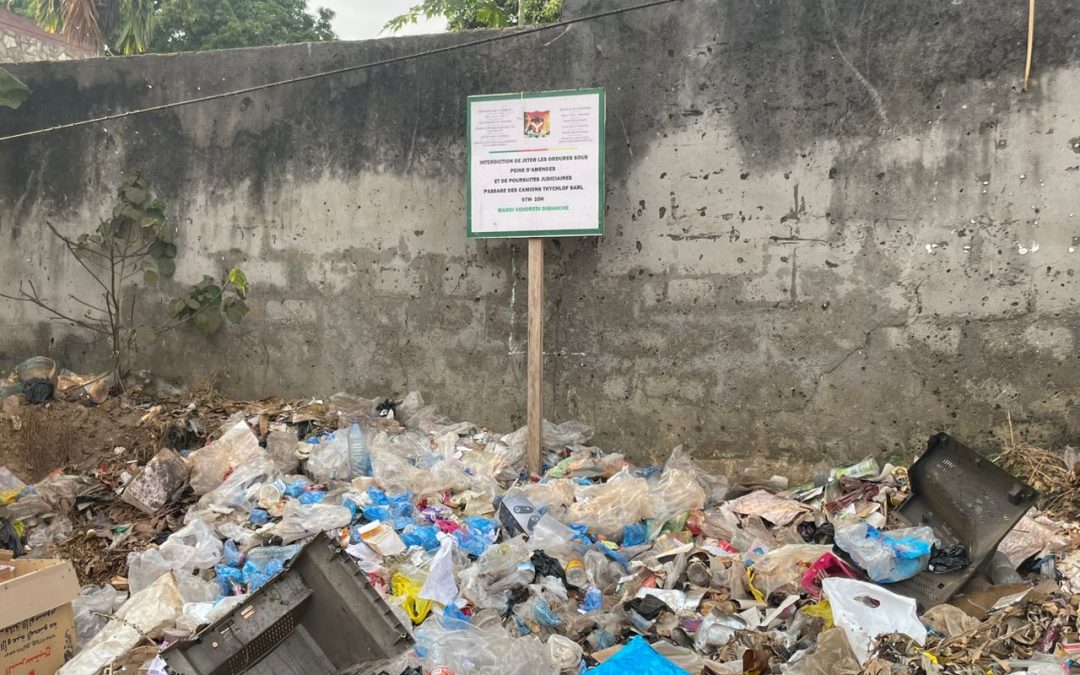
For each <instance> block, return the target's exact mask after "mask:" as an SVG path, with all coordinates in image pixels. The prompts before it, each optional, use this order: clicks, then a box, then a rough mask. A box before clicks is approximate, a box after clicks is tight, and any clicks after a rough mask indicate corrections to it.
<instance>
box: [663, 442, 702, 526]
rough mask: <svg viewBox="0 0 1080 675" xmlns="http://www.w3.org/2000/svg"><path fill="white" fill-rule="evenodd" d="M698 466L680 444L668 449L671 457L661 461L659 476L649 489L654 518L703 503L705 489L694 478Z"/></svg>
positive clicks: (679, 512)
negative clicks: (662, 468) (662, 462)
mask: <svg viewBox="0 0 1080 675" xmlns="http://www.w3.org/2000/svg"><path fill="white" fill-rule="evenodd" d="M697 475H698V469H697V467H695V466H694V463H693V462H692V461H691V460H690V456H689V455H687V454H686V452H684V451H683V447H682V446H681V445H679V446H676V447H675V449H674V450H672V451H671V457H669V458H668V461H667V463H665V464H664V471H663V473H661V474H660V480H659V481H658V482H657V483H656V486H655V487H654V488H653V489H652V496H653V499H655V500H656V503H657V504H658V506H657V507H656V518H657V519H658V520H668V519H669V518H672V517H674V516H678V515H680V514H683V513H686V512H687V511H690V510H692V509H700V508H702V507H704V506H705V490H704V489H702V487H701V485H699V484H698V481H697Z"/></svg>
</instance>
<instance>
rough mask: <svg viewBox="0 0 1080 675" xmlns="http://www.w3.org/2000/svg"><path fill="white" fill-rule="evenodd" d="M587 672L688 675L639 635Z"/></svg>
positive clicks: (617, 674)
mask: <svg viewBox="0 0 1080 675" xmlns="http://www.w3.org/2000/svg"><path fill="white" fill-rule="evenodd" d="M587 672H589V673H595V675H625V673H636V675H688V673H687V672H686V671H685V670H683V669H682V668H680V667H678V666H677V665H675V664H674V663H672V662H671V660H670V659H668V658H667V657H666V656H664V655H663V654H661V653H660V652H658V651H656V650H655V649H653V648H652V645H650V644H649V643H648V642H646V641H645V638H643V637H641V636H640V635H639V636H637V637H635V638H634V639H633V640H631V641H630V642H628V643H626V646H625V647H623V648H622V649H620V650H619V651H617V652H615V655H614V656H612V657H611V658H610V659H608V660H607V661H604V662H603V663H601V664H600V665H598V666H597V667H595V668H592V669H590V670H588V671H587Z"/></svg>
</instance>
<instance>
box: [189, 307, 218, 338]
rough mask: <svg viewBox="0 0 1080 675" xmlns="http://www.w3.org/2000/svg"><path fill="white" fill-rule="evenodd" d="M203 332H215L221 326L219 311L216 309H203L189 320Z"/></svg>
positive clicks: (208, 333) (207, 333)
mask: <svg viewBox="0 0 1080 675" xmlns="http://www.w3.org/2000/svg"><path fill="white" fill-rule="evenodd" d="M191 321H192V323H194V324H195V326H196V327H197V328H198V329H199V330H201V331H202V332H203V333H204V334H206V335H210V334H212V333H216V332H217V330H218V329H219V328H221V323H222V322H221V313H220V312H218V311H217V310H212V309H204V310H203V311H201V312H199V313H198V314H196V315H195V318H194V319H192V320H191Z"/></svg>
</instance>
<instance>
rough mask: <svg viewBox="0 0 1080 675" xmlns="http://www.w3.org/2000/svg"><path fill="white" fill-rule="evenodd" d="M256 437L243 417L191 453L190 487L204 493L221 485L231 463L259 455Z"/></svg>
mask: <svg viewBox="0 0 1080 675" xmlns="http://www.w3.org/2000/svg"><path fill="white" fill-rule="evenodd" d="M262 453H263V449H262V448H260V447H259V439H258V437H256V436H255V434H254V433H252V431H251V427H249V426H248V425H247V422H245V421H243V420H242V419H241V420H240V421H238V422H236V423H235V424H234V425H233V426H232V427H230V428H229V429H228V430H227V431H226V432H225V434H224V435H222V437H221V438H219V439H217V440H216V441H214V442H213V443H211V444H210V445H208V446H206V447H205V448H202V449H201V450H197V451H196V452H194V453H192V455H191V460H192V467H191V489H192V490H194V491H195V494H197V495H204V494H206V493H207V492H210V491H211V490H213V489H214V488H216V487H217V486H219V485H221V483H222V481H224V480H225V477H226V476H228V475H229V472H230V471H232V470H233V468H234V467H236V466H239V465H240V464H241V463H243V462H244V461H246V460H248V459H250V458H252V457H255V456H257V455H260V454H262Z"/></svg>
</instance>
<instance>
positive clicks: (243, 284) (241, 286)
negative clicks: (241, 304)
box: [229, 267, 248, 298]
mask: <svg viewBox="0 0 1080 675" xmlns="http://www.w3.org/2000/svg"><path fill="white" fill-rule="evenodd" d="M229 283H230V284H232V285H233V288H235V289H236V294H237V295H239V296H240V297H241V298H246V297H247V294H248V279H247V275H246V274H244V270H242V269H240V268H239V267H234V268H232V269H231V270H229Z"/></svg>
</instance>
